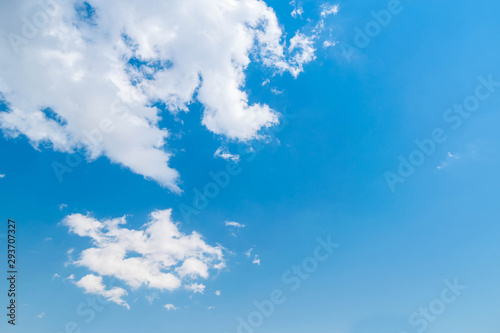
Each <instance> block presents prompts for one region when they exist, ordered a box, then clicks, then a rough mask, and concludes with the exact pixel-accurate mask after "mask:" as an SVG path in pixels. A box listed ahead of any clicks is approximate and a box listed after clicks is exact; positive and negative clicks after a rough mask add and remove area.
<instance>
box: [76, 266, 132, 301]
mask: <svg viewBox="0 0 500 333" xmlns="http://www.w3.org/2000/svg"><path fill="white" fill-rule="evenodd" d="M75 284H76V285H77V286H78V287H80V288H82V289H83V290H84V292H85V293H86V294H94V295H100V296H102V297H103V298H104V299H105V300H107V301H111V302H115V303H116V304H118V305H122V306H124V307H126V308H127V309H130V306H129V305H128V304H127V302H126V301H125V300H123V298H122V297H123V296H126V295H127V294H128V293H127V291H126V290H125V289H123V288H120V287H113V288H111V289H107V288H106V286H104V284H103V282H102V277H101V276H97V275H94V274H88V275H85V276H84V277H82V278H81V279H80V281H77V282H75Z"/></svg>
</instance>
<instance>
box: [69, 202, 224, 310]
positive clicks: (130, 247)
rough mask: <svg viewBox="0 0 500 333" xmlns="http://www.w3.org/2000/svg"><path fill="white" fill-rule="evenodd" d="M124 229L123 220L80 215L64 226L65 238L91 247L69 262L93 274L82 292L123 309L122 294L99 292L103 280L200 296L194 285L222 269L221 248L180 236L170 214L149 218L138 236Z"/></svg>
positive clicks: (117, 290)
mask: <svg viewBox="0 0 500 333" xmlns="http://www.w3.org/2000/svg"><path fill="white" fill-rule="evenodd" d="M125 223H126V219H125V217H121V218H116V219H111V220H105V221H99V220H97V219H95V218H93V217H90V216H84V215H81V214H73V215H69V216H67V217H66V218H65V219H64V220H63V224H64V225H66V226H67V227H69V229H70V232H72V233H75V234H77V235H79V236H81V237H90V238H91V239H92V242H93V247H91V248H88V249H86V250H83V251H82V252H81V253H80V254H79V257H78V258H77V259H75V260H73V262H72V263H73V264H75V265H77V266H83V267H86V268H88V269H89V270H91V271H92V272H94V273H95V274H89V275H86V276H84V277H83V278H81V280H79V281H77V282H76V284H77V285H78V286H80V287H82V288H83V289H84V290H85V292H87V293H94V294H99V295H102V296H103V297H104V298H106V299H108V300H110V301H113V302H115V303H117V304H121V305H124V306H127V304H126V302H125V301H124V300H123V299H122V296H124V295H126V294H127V292H126V291H125V290H124V289H122V288H118V287H113V288H111V289H108V288H106V287H105V286H104V284H103V280H102V276H108V277H113V278H116V279H118V280H121V281H123V282H125V283H126V284H127V285H128V286H130V287H131V288H134V289H136V288H139V287H141V286H145V287H147V288H154V289H159V290H174V289H178V288H181V287H183V288H185V289H187V290H191V291H193V292H195V293H203V291H204V289H205V285H203V284H202V283H197V282H194V281H196V280H198V279H207V278H208V277H209V275H210V272H213V271H217V270H220V269H221V268H223V267H224V265H225V264H224V259H223V252H222V248H221V247H220V246H211V245H208V244H207V243H206V242H205V241H204V239H203V237H202V236H201V235H200V234H199V233H197V232H193V233H192V234H189V235H188V234H184V233H182V232H181V231H179V228H178V225H177V224H176V223H175V222H173V221H172V219H171V210H170V209H168V210H161V211H155V212H153V213H151V215H150V221H149V222H148V223H146V224H144V226H143V227H142V228H141V229H139V230H133V229H126V228H124V227H122V225H123V224H125Z"/></svg>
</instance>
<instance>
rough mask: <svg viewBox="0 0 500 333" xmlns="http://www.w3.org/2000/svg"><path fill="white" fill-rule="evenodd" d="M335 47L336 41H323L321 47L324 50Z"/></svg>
mask: <svg viewBox="0 0 500 333" xmlns="http://www.w3.org/2000/svg"><path fill="white" fill-rule="evenodd" d="M335 45H337V42H336V41H331V40H325V41H324V42H323V47H324V48H325V49H326V48H328V47H332V46H335Z"/></svg>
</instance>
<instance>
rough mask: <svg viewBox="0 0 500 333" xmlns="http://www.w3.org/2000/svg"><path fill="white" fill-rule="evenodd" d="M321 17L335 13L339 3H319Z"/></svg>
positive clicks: (337, 10)
mask: <svg viewBox="0 0 500 333" xmlns="http://www.w3.org/2000/svg"><path fill="white" fill-rule="evenodd" d="M321 9H322V11H321V17H327V16H329V15H332V14H333V15H337V13H338V12H339V5H333V4H331V3H325V4H322V5H321Z"/></svg>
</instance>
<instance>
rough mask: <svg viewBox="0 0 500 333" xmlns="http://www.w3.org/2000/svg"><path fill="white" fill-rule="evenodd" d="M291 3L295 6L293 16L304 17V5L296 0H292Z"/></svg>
mask: <svg viewBox="0 0 500 333" xmlns="http://www.w3.org/2000/svg"><path fill="white" fill-rule="evenodd" d="M290 5H291V6H292V7H294V8H293V11H292V12H291V14H290V15H292V17H293V18H297V17H300V18H302V14H304V8H302V5H301V4H299V3H297V1H295V0H292V1H290Z"/></svg>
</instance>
